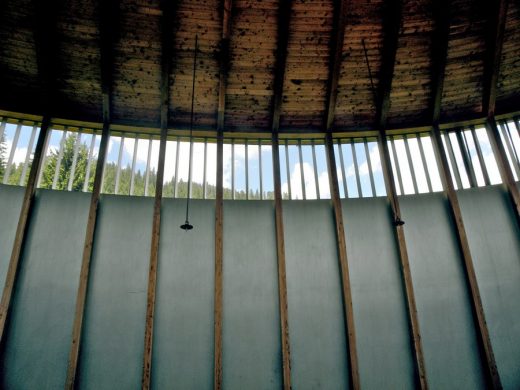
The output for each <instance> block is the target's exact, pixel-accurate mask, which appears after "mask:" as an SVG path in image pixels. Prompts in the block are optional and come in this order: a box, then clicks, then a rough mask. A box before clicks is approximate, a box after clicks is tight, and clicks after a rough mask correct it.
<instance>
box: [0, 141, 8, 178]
mask: <svg viewBox="0 0 520 390" xmlns="http://www.w3.org/2000/svg"><path fill="white" fill-rule="evenodd" d="M6 152H7V145H6V143H5V138H4V135H3V134H2V139H0V178H2V179H3V177H4V172H5V158H6V156H5V154H6Z"/></svg>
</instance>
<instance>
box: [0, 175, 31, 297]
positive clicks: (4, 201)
mask: <svg viewBox="0 0 520 390" xmlns="http://www.w3.org/2000/svg"><path fill="white" fill-rule="evenodd" d="M24 194H25V187H18V186H8V185H4V184H0V216H1V222H0V288H1V289H2V291H3V289H4V284H5V276H6V274H7V267H8V266H9V259H10V258H11V252H12V250H13V242H14V236H15V233H16V226H18V219H19V217H20V209H21V207H22V201H23V196H24Z"/></svg>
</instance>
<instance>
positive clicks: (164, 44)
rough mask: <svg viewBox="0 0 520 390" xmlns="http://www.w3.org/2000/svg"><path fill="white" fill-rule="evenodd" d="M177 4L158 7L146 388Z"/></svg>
mask: <svg viewBox="0 0 520 390" xmlns="http://www.w3.org/2000/svg"><path fill="white" fill-rule="evenodd" d="M176 4H177V2H171V1H167V0H162V1H161V3H160V7H161V13H162V15H161V106H160V118H161V139H160V145H159V165H158V167H157V177H156V182H155V199H154V207H153V220H152V239H151V245H150V266H149V270H148V292H147V302H146V323H145V335H144V355H143V374H142V378H141V388H142V389H149V388H150V384H151V374H152V351H153V335H154V319H155V298H156V290H157V288H156V287H157V269H158V260H159V241H160V235H161V206H162V194H163V179H164V162H165V158H166V139H167V136H168V123H169V117H170V115H169V112H170V111H169V102H170V99H169V97H170V71H171V67H172V46H173V26H172V24H173V23H172V22H173V21H174V20H175V14H176V10H175V9H174V8H175V5H176Z"/></svg>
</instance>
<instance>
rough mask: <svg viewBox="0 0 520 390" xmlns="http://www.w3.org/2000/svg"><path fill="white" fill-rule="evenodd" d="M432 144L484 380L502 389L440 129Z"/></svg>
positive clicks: (437, 129) (435, 130) (435, 127)
mask: <svg viewBox="0 0 520 390" xmlns="http://www.w3.org/2000/svg"><path fill="white" fill-rule="evenodd" d="M432 145H433V149H434V151H435V154H436V157H437V161H438V166H439V168H440V172H439V173H440V176H441V181H442V184H443V187H444V193H445V194H446V196H447V198H448V203H449V205H450V210H451V213H452V217H453V221H454V222H455V227H456V231H457V238H458V242H459V245H460V251H461V255H462V260H463V266H464V271H465V276H466V281H467V284H468V287H469V292H470V297H471V308H472V312H473V317H474V319H475V327H476V331H477V335H478V341H479V344H480V347H481V349H482V351H483V355H484V356H483V364H484V366H485V370H486V379H487V381H488V385H489V387H490V388H492V389H501V388H502V384H501V381H500V376H499V374H498V370H497V365H496V361H495V355H494V353H493V346H492V345H491V339H490V337H489V330H488V327H487V323H486V318H485V315H484V308H483V306H482V299H481V298H480V290H479V287H478V283H477V278H476V275H475V269H474V266H473V258H472V256H471V250H470V248H469V242H468V237H467V234H466V229H465V227H464V221H463V219H462V212H461V210H460V205H459V200H458V197H457V194H456V192H455V187H454V185H453V180H452V178H451V174H450V170H449V165H448V159H447V156H446V152H445V151H444V148H443V146H442V140H441V133H440V130H439V127H438V126H436V125H435V126H434V127H433V131H432Z"/></svg>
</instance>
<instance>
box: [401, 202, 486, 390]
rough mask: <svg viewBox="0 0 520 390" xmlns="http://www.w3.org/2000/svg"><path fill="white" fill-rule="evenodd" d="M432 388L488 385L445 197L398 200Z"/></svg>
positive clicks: (464, 387) (454, 230) (461, 387)
mask: <svg viewBox="0 0 520 390" xmlns="http://www.w3.org/2000/svg"><path fill="white" fill-rule="evenodd" d="M400 203H401V211H402V213H403V220H404V221H405V222H406V224H405V225H404V226H405V234H406V242H407V246H408V254H409V258H410V268H411V271H412V278H413V284H414V289H415V298H416V303H417V311H418V316H419V324H420V327H421V336H422V343H423V352H424V359H425V364H426V373H427V375H428V383H429V385H430V388H431V389H479V388H484V387H485V382H484V381H485V379H484V377H483V372H484V369H483V367H482V365H481V360H480V358H479V348H478V342H477V336H476V332H475V325H474V323H473V316H472V312H471V301H470V296H469V292H468V289H467V285H466V279H465V273H464V269H463V266H462V261H463V260H462V258H461V255H460V250H459V247H458V241H457V235H456V229H455V226H454V225H453V223H452V220H451V217H450V214H449V213H450V211H449V209H448V206H447V200H446V199H445V197H444V195H443V194H440V193H435V194H422V195H415V196H404V197H401V198H400Z"/></svg>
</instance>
